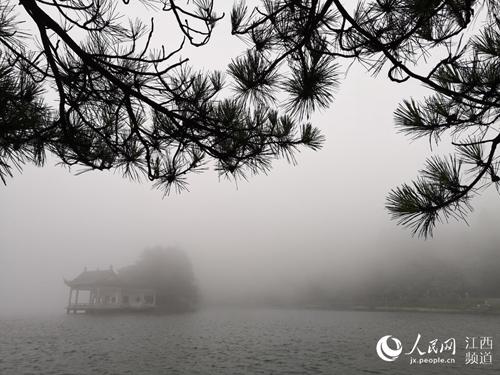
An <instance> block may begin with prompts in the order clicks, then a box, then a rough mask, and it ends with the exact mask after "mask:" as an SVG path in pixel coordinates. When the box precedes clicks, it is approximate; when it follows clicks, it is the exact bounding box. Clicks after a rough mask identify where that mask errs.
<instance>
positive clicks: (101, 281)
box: [64, 268, 121, 287]
mask: <svg viewBox="0 0 500 375" xmlns="http://www.w3.org/2000/svg"><path fill="white" fill-rule="evenodd" d="M64 282H65V283H66V285H68V286H70V287H92V286H118V285H121V281H120V279H119V278H118V275H117V274H116V273H115V271H113V269H111V268H110V269H109V270H103V271H101V270H94V271H88V270H86V269H85V270H84V271H83V272H82V273H80V274H79V275H78V276H77V277H75V278H74V279H73V280H64Z"/></svg>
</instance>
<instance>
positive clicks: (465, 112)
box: [230, 0, 500, 236]
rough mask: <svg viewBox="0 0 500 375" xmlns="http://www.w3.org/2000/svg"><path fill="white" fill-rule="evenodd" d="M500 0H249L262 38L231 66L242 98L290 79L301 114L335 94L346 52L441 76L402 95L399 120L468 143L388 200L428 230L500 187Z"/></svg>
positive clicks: (397, 71)
mask: <svg viewBox="0 0 500 375" xmlns="http://www.w3.org/2000/svg"><path fill="white" fill-rule="evenodd" d="M345 3H347V2H345ZM499 7H500V3H499V2H498V1H496V0H486V1H474V0H375V1H366V2H360V3H359V4H358V5H357V6H356V7H355V8H354V9H353V10H351V9H347V8H346V7H345V6H344V4H343V2H341V1H340V0H323V1H320V0H281V1H271V0H262V1H261V6H260V7H254V8H249V7H247V6H246V5H245V3H244V2H240V3H238V4H236V5H235V6H234V8H233V11H232V15H231V20H232V26H233V34H236V35H239V36H240V37H242V38H244V39H245V40H246V41H247V42H249V43H250V44H251V48H249V50H248V52H247V54H246V56H245V57H243V58H240V59H236V60H235V61H233V63H232V65H231V66H230V73H231V74H232V75H233V76H234V77H235V78H236V81H237V85H236V89H237V90H238V92H239V95H240V97H241V98H245V99H251V100H253V101H257V102H259V103H275V102H274V99H275V98H276V97H277V96H278V91H281V92H282V93H283V95H285V96H286V98H287V99H286V100H285V101H284V103H285V104H284V106H285V108H286V109H288V110H289V111H292V112H294V113H296V114H297V115H298V116H304V115H306V116H307V115H308V114H309V113H310V112H311V111H312V110H314V109H315V108H321V107H326V106H328V104H329V103H330V101H331V100H332V86H333V85H335V84H336V81H337V74H336V71H337V70H338V69H337V67H338V65H337V62H338V61H342V60H345V59H347V60H357V61H359V62H361V63H362V64H363V65H364V66H366V67H367V69H368V70H369V71H370V72H372V73H373V74H378V73H380V72H381V71H384V72H387V75H388V78H389V79H390V80H391V81H394V82H400V83H402V82H405V81H407V80H410V79H413V80H417V81H420V82H421V83H423V84H424V85H425V86H426V87H428V88H430V89H431V90H432V92H433V94H432V95H430V96H429V97H427V98H426V99H424V100H423V101H421V102H417V101H414V100H413V99H410V100H407V101H405V102H404V103H403V104H401V106H400V107H399V108H398V109H397V110H396V113H395V119H396V125H397V126H398V128H399V129H400V130H401V131H402V132H404V133H406V134H408V135H409V136H410V137H412V138H420V137H428V138H429V141H430V142H436V143H438V142H439V141H440V140H441V139H442V137H443V135H444V134H445V133H447V134H448V135H449V136H450V137H449V138H450V139H451V141H452V143H453V145H454V146H455V148H456V152H455V153H454V154H453V155H451V156H449V157H437V156H434V157H431V158H430V159H429V160H428V161H427V164H426V166H425V169H424V170H423V171H422V172H421V176H420V177H419V178H418V179H417V180H416V181H414V182H413V183H411V184H404V185H402V186H400V187H398V188H396V189H394V190H393V191H391V192H390V194H389V196H388V198H387V205H386V206H387V208H388V209H389V211H390V213H391V214H392V217H393V218H394V219H396V220H397V221H398V223H400V224H403V225H405V226H408V227H410V228H411V229H412V231H413V233H414V234H418V235H422V236H428V235H432V230H433V228H434V227H435V225H436V223H437V222H439V221H441V220H443V219H444V220H447V219H448V218H450V217H454V218H465V215H466V214H467V212H468V211H469V210H470V209H471V205H470V199H471V198H472V197H473V196H474V195H475V194H477V192H478V190H480V189H481V188H482V187H484V186H486V185H491V184H493V185H495V186H496V187H497V189H498V187H499V182H500V177H499V175H498V174H499V173H498V169H499V167H500V160H499V158H498V154H497V145H498V143H499V142H500V133H499V129H498V125H499V124H498V121H497V120H498V117H499V115H500V110H499V109H500V18H499V17H498V16H497V15H498V14H499V13H498V10H499ZM473 21H475V22H473Z"/></svg>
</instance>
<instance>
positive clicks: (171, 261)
mask: <svg viewBox="0 0 500 375" xmlns="http://www.w3.org/2000/svg"><path fill="white" fill-rule="evenodd" d="M118 277H119V278H120V280H122V281H123V282H125V283H127V284H130V285H134V286H136V287H137V286H139V287H144V288H151V289H154V290H155V291H156V306H157V310H159V311H189V310H193V309H196V307H197V306H198V303H199V297H200V296H199V291H198V287H197V284H196V280H195V277H194V273H193V268H192V265H191V261H190V259H189V257H188V256H187V254H186V253H185V252H183V251H181V250H179V249H175V248H161V247H155V248H150V249H146V250H144V251H143V253H142V254H141V256H140V258H139V260H138V261H137V262H136V263H135V264H133V265H131V266H128V267H124V268H122V269H120V270H118Z"/></svg>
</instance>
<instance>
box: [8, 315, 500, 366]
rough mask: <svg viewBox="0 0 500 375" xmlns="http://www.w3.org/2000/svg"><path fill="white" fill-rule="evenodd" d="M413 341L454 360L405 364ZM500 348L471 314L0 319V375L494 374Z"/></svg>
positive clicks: (481, 318) (497, 324)
mask: <svg viewBox="0 0 500 375" xmlns="http://www.w3.org/2000/svg"><path fill="white" fill-rule="evenodd" d="M419 333H420V334H421V340H420V341H419V343H418V347H419V348H420V349H422V351H426V350H427V346H428V343H429V342H430V341H431V340H433V339H438V340H440V341H444V340H446V339H449V338H454V339H455V340H456V354H455V355H453V356H451V354H450V353H448V358H453V359H454V360H455V364H419V365H410V363H409V362H410V355H407V354H405V352H409V351H410V350H411V349H412V346H413V344H414V343H415V340H416V338H417V335H418V334H419ZM389 334H390V335H393V336H394V337H397V338H398V339H399V340H400V341H401V342H402V345H403V349H404V350H403V353H402V354H401V356H400V357H399V358H397V359H396V360H395V361H394V362H384V361H382V360H381V359H380V358H379V357H378V356H377V353H376V350H375V347H376V345H377V341H378V340H379V339H380V338H381V337H382V336H385V335H389ZM466 337H477V339H478V340H479V338H480V337H491V338H492V343H493V345H492V346H493V349H492V350H488V353H491V359H492V363H491V364H482V365H473V364H471V365H466V364H465V358H466V351H467V350H466V344H465V340H466ZM499 340H500V316H493V315H491V316H488V315H472V314H442V313H439V314H438V313H413V312H366V311H326V310H285V309H246V310H245V309H221V308H219V309H207V310H201V311H198V312H195V313H191V314H185V315H167V316H148V315H120V316H92V315H62V314H61V315H58V316H38V317H10V318H8V317H3V318H0V374H2V375H19V374H54V375H57V374H151V375H158V374H169V375H170V374H363V373H371V374H377V373H380V374H402V373H411V374H475V373H477V374H483V373H498V371H499V370H500V348H498V346H497V345H498V343H499V342H500V341H499ZM479 342H480V341H477V342H476V344H477V345H478V346H479ZM469 351H470V350H469ZM472 351H476V352H477V353H478V355H483V354H485V352H486V351H485V350H480V349H479V347H478V349H477V350H472ZM415 353H416V352H415ZM415 353H414V354H415ZM433 356H438V355H428V354H427V353H425V354H424V355H419V354H416V357H420V358H425V357H429V358H430V357H433ZM439 356H441V357H446V353H444V354H440V355H439Z"/></svg>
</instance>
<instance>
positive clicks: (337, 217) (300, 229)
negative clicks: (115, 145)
mask: <svg viewBox="0 0 500 375" xmlns="http://www.w3.org/2000/svg"><path fill="white" fill-rule="evenodd" d="M229 24H230V22H229V18H228V16H226V18H225V19H224V20H222V21H221V22H220V25H218V27H217V28H216V29H215V31H214V36H213V39H212V41H211V42H210V43H209V45H208V46H207V47H204V48H203V49H194V48H188V49H187V50H186V52H184V55H186V56H189V57H191V61H192V63H193V64H194V65H195V66H199V67H202V66H203V68H205V69H209V68H218V69H224V68H225V66H226V64H227V62H229V61H230V58H234V57H236V56H237V55H238V54H240V53H241V52H242V51H243V49H244V44H243V43H242V42H241V41H239V40H238V39H237V38H235V37H232V36H231V35H230V30H229V27H230V25H229ZM164 30H168V28H167V29H164ZM165 34H166V35H167V36H168V38H170V35H172V34H171V33H168V32H167V31H165ZM168 38H167V42H168V41H169V40H170V39H168ZM173 45H174V44H171V46H173ZM425 93H426V91H425V89H424V88H422V87H421V86H420V85H419V84H417V83H415V82H410V83H405V84H395V83H390V82H389V81H388V80H387V79H386V77H385V76H384V75H383V74H381V76H380V77H378V78H373V77H371V76H370V74H369V73H366V72H365V71H364V69H363V68H362V67H361V66H359V65H358V64H355V65H354V66H353V67H352V68H351V69H350V71H349V73H348V75H347V77H346V79H342V82H341V85H340V88H339V89H338V90H337V93H336V99H335V101H334V103H333V105H332V106H331V107H330V109H328V110H325V111H323V112H321V113H317V114H315V115H314V116H313V117H312V118H311V121H312V122H313V123H314V124H315V125H317V126H319V127H320V128H321V129H322V131H323V134H324V135H325V136H326V139H327V140H326V143H325V146H324V148H323V149H322V150H321V151H319V152H313V151H309V150H303V151H302V152H301V153H299V154H298V155H297V161H298V165H296V166H293V165H290V164H288V163H286V162H285V161H277V162H275V163H274V164H273V170H272V171H271V172H270V173H269V175H267V176H266V175H258V176H251V177H250V178H249V180H248V181H244V180H243V181H238V182H237V183H235V182H234V181H227V180H224V179H222V180H219V178H218V176H217V173H216V172H214V171H213V170H210V171H207V172H205V173H203V174H201V175H191V176H189V183H190V185H189V190H190V191H189V192H183V193H182V194H180V195H178V194H172V195H170V196H167V197H165V198H162V192H161V191H157V190H154V189H152V187H151V185H150V184H149V183H148V182H147V181H143V182H142V183H137V182H131V181H129V180H127V179H124V178H122V177H121V175H120V173H118V172H117V173H113V172H97V171H96V172H90V173H85V174H83V175H79V176H74V175H72V174H71V173H69V172H68V170H67V168H64V167H61V166H55V164H56V163H57V160H55V159H53V158H49V160H48V163H47V166H45V167H44V168H35V167H33V166H25V168H24V171H23V173H22V174H20V173H16V175H15V177H14V178H12V179H9V180H8V181H7V186H0V301H1V302H0V313H2V312H17V311H21V310H23V309H24V310H25V311H26V309H36V310H44V311H45V310H50V311H58V312H62V311H63V308H64V305H65V303H66V299H67V287H66V286H65V285H64V284H63V277H65V278H72V277H75V276H76V275H77V274H78V273H79V272H81V271H82V270H83V268H84V267H85V266H87V267H89V268H97V267H100V268H101V269H103V268H107V267H109V265H111V264H112V265H113V266H115V268H119V267H122V266H126V265H128V264H131V263H133V262H134V261H135V260H136V258H137V257H138V256H139V254H140V252H141V251H142V250H143V249H144V248H146V247H150V246H157V245H159V246H176V247H179V248H181V249H183V250H184V251H186V252H187V253H188V254H189V256H190V258H191V260H192V263H193V267H194V270H195V274H196V277H197V280H198V283H199V285H200V286H201V288H202V291H203V292H204V295H205V297H206V299H207V300H213V301H223V300H231V299H232V298H241V297H242V296H243V297H244V296H255V295H259V294H262V293H264V292H265V293H269V292H275V293H277V294H279V293H282V294H283V295H287V294H291V293H293V292H294V290H296V289H297V288H302V287H303V286H304V285H305V284H307V283H311V282H318V283H321V284H322V285H327V286H328V285H331V286H332V288H333V287H339V286H341V287H346V288H347V287H349V286H352V285H354V284H360V285H362V284H363V283H364V282H367V281H366V280H368V279H369V278H370V277H372V276H373V275H374V274H375V276H376V272H379V271H378V270H380V269H384V270H385V271H384V272H390V270H391V269H392V268H397V267H399V265H401V264H404V263H406V262H409V261H410V260H412V259H424V260H426V261H429V262H432V261H433V260H434V259H440V260H444V261H446V262H450V263H452V264H457V265H461V266H463V268H464V269H466V268H467V267H466V266H467V265H468V264H473V263H474V262H477V261H478V259H479V260H481V261H484V262H488V260H489V259H490V258H491V259H496V257H498V254H499V253H500V247H499V243H500V241H499V240H500V238H499V235H498V234H496V233H495V232H496V231H497V230H496V228H497V225H496V223H497V220H498V213H497V212H498V209H499V206H500V200H499V199H498V194H497V193H496V192H495V191H494V189H490V190H489V191H488V192H487V193H486V194H484V196H482V197H479V198H477V199H475V200H474V201H473V204H474V206H475V212H474V213H473V214H471V215H470V216H469V223H470V226H467V225H466V224H465V223H462V222H460V223H455V222H453V223H451V224H448V225H441V226H440V227H438V229H437V230H436V234H435V238H434V239H431V240H427V241H424V240H421V239H417V238H412V237H411V235H410V232H409V231H408V230H403V229H401V228H399V227H397V226H396V224H395V223H394V222H392V221H390V220H389V215H388V213H387V212H386V211H385V210H384V202H385V196H386V194H387V193H388V192H389V190H390V189H391V188H393V187H395V186H397V185H399V184H401V183H402V182H409V181H410V180H411V179H412V178H414V177H415V176H416V175H417V171H418V170H419V169H420V168H422V167H423V164H424V161H425V157H426V156H428V155H430V150H429V144H428V142H427V141H426V140H422V141H418V142H410V141H409V139H407V138H405V137H404V136H403V135H401V134H397V132H396V130H395V127H394V123H393V111H394V109H395V108H396V107H397V105H398V103H399V102H400V101H401V100H402V99H403V98H409V97H410V96H414V97H416V98H419V97H421V96H422V95H423V94H425ZM436 149H437V150H438V151H442V150H443V149H441V148H439V147H438V148H436ZM444 149H446V147H445V148H444ZM77 171H78V168H73V169H72V171H71V172H73V173H74V172H77ZM497 249H498V251H496V250H497ZM495 251H496V252H495ZM380 265H383V266H384V267H380Z"/></svg>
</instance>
